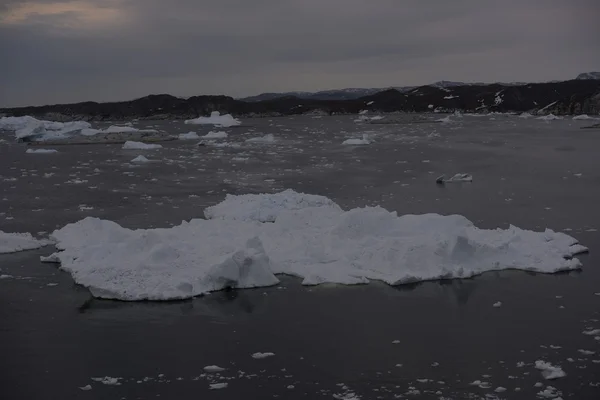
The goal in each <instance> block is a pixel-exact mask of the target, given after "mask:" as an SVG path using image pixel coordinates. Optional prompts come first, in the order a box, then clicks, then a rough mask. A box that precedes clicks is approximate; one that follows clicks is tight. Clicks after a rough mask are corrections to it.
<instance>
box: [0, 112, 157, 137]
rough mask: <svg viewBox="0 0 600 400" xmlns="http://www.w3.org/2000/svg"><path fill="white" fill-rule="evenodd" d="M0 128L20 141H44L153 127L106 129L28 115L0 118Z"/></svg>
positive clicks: (83, 122) (142, 130)
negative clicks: (11, 133)
mask: <svg viewBox="0 0 600 400" xmlns="http://www.w3.org/2000/svg"><path fill="white" fill-rule="evenodd" d="M0 130H8V131H14V132H15V137H16V139H17V140H21V141H46V140H60V139H68V138H70V137H73V136H76V135H81V136H95V135H97V134H100V133H104V134H109V133H131V132H141V133H154V132H158V131H157V130H155V129H137V128H133V127H131V126H117V125H111V126H109V127H108V128H106V129H93V128H92V125H91V124H90V123H89V122H85V121H72V122H53V121H45V120H39V119H36V118H34V117H31V116H29V115H26V116H24V117H3V118H0Z"/></svg>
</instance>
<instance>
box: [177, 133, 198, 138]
mask: <svg viewBox="0 0 600 400" xmlns="http://www.w3.org/2000/svg"><path fill="white" fill-rule="evenodd" d="M177 138H178V139H179V140H195V139H199V138H200V136H198V134H197V133H196V132H193V131H190V132H188V133H180V134H179V135H178V136H177Z"/></svg>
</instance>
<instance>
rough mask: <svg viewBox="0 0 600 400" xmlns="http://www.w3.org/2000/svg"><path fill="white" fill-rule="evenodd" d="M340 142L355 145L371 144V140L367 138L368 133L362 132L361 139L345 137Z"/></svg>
mask: <svg viewBox="0 0 600 400" xmlns="http://www.w3.org/2000/svg"><path fill="white" fill-rule="evenodd" d="M342 144H343V145H352V146H357V145H365V144H371V141H370V140H369V135H367V134H363V135H362V139H346V140H344V141H343V142H342Z"/></svg>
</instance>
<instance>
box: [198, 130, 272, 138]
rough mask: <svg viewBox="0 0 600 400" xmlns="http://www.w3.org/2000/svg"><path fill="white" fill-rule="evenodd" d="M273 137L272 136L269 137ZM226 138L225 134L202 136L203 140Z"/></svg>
mask: <svg viewBox="0 0 600 400" xmlns="http://www.w3.org/2000/svg"><path fill="white" fill-rule="evenodd" d="M271 136H273V135H271ZM226 137H227V132H222V131H219V132H213V131H210V132H208V133H207V134H206V135H204V136H202V138H203V139H225V138H226Z"/></svg>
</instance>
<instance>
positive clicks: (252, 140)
mask: <svg viewBox="0 0 600 400" xmlns="http://www.w3.org/2000/svg"><path fill="white" fill-rule="evenodd" d="M246 143H265V144H269V143H275V136H273V134H272V133H269V134H267V135H264V136H259V137H253V138H250V139H246Z"/></svg>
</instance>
